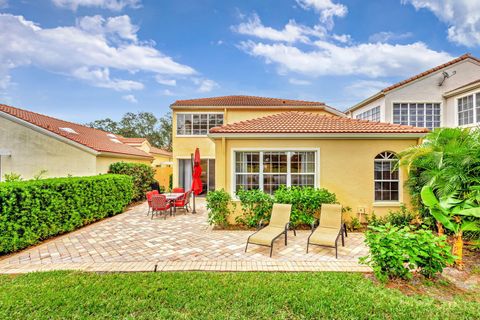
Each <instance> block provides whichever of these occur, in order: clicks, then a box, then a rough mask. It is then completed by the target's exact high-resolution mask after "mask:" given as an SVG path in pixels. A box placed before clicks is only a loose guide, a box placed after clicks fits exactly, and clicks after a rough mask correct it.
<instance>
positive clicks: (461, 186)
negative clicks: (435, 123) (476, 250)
mask: <svg viewBox="0 0 480 320" xmlns="http://www.w3.org/2000/svg"><path fill="white" fill-rule="evenodd" d="M399 157H400V162H399V164H400V165H405V166H406V167H407V170H408V172H409V179H408V181H407V185H408V186H409V189H410V193H411V194H412V197H413V199H414V202H416V204H417V205H418V206H419V207H421V206H422V205H425V206H426V207H427V208H428V210H429V212H430V214H431V215H432V216H433V217H434V218H435V219H436V221H437V228H438V232H439V234H442V233H443V227H444V226H445V227H446V228H447V229H448V230H450V231H452V232H453V233H454V237H455V242H454V246H453V250H454V254H456V255H457V257H459V259H458V260H457V263H458V264H461V261H462V260H461V256H462V254H461V251H462V247H463V239H462V234H463V231H466V230H473V229H475V228H476V226H477V223H478V218H479V217H478V216H477V215H476V214H477V213H476V211H475V210H470V211H466V212H465V211H464V210H467V209H472V208H475V207H478V206H479V204H480V197H479V196H478V195H480V191H479V190H476V189H475V188H476V187H477V188H478V185H479V184H480V131H479V130H469V129H460V128H445V129H437V130H435V131H433V132H431V133H429V134H428V135H427V136H426V137H425V140H424V142H423V143H422V144H421V145H418V146H414V147H411V148H409V149H407V150H405V151H403V152H401V153H400V155H399ZM439 199H440V200H439ZM474 211H475V212H474ZM460 212H461V213H460ZM472 213H473V214H472Z"/></svg>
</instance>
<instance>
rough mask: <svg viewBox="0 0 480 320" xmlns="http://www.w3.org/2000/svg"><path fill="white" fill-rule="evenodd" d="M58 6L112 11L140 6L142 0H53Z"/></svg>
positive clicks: (72, 8)
mask: <svg viewBox="0 0 480 320" xmlns="http://www.w3.org/2000/svg"><path fill="white" fill-rule="evenodd" d="M52 2H53V4H55V5H56V6H57V7H62V8H68V9H71V10H77V9H78V7H98V8H102V9H108V10H112V11H120V10H122V9H123V8H125V7H131V8H134V9H136V8H139V7H140V6H141V1H140V0H52Z"/></svg>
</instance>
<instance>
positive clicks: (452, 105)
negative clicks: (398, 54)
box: [345, 54, 480, 129]
mask: <svg viewBox="0 0 480 320" xmlns="http://www.w3.org/2000/svg"><path fill="white" fill-rule="evenodd" d="M345 113H346V114H347V116H349V117H351V118H356V119H365V120H371V121H382V122H389V123H395V124H405V125H412V126H417V127H426V128H428V129H434V128H438V127H474V126H478V125H479V124H480V59H478V58H476V57H473V56H471V55H470V54H465V55H462V56H460V57H458V58H456V59H454V60H452V61H449V62H447V63H445V64H442V65H440V66H437V67H435V68H432V69H430V70H427V71H424V72H422V73H420V74H418V75H416V76H413V77H411V78H409V79H406V80H404V81H401V82H399V83H396V84H394V85H391V86H389V87H387V88H385V89H383V90H381V91H380V92H378V93H376V94H374V95H373V96H371V97H369V98H367V99H365V100H363V101H362V102H360V103H358V104H356V105H354V106H353V107H351V108H350V109H348V110H346V111H345Z"/></svg>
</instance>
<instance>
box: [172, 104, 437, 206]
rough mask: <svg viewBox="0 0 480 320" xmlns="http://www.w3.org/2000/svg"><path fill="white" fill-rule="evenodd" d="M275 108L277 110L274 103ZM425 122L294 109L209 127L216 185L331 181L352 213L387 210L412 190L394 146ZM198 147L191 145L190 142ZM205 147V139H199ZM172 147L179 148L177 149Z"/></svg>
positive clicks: (321, 184) (410, 140) (414, 137)
mask: <svg viewBox="0 0 480 320" xmlns="http://www.w3.org/2000/svg"><path fill="white" fill-rule="evenodd" d="M277 112H278V111H277ZM427 132H428V130H427V129H425V128H416V127H412V126H403V125H394V124H389V123H381V122H372V121H365V120H357V119H350V118H345V117H339V116H328V115H326V114H325V112H324V113H323V114H322V113H316V114H315V113H309V112H296V111H289V112H284V113H279V114H276V115H269V116H263V117H260V118H257V119H253V120H247V121H240V122H235V123H232V122H229V123H228V124H226V125H224V126H222V127H216V128H212V129H210V133H209V134H208V137H209V138H210V139H212V141H213V143H214V147H213V148H211V149H209V151H210V150H213V149H214V150H215V187H216V189H222V188H223V189H225V190H227V191H228V192H230V193H231V194H232V195H234V194H235V191H236V190H238V189H239V188H244V189H261V190H263V191H265V192H267V193H270V194H272V193H273V192H274V191H275V190H276V189H277V188H278V187H279V186H280V185H287V186H311V187H316V188H327V189H328V190H329V191H331V192H334V193H335V194H336V195H337V198H338V201H339V202H340V203H341V204H342V205H343V206H344V207H350V208H352V212H353V213H359V214H362V213H371V212H372V211H373V212H375V213H377V214H380V215H382V214H385V213H387V212H388V211H389V210H392V209H398V207H399V206H400V205H401V204H402V203H406V204H409V203H410V198H409V194H408V192H407V190H406V189H405V188H404V181H405V179H406V173H405V172H404V170H403V169H400V171H399V170H398V169H395V159H396V156H395V154H396V153H398V152H400V151H402V150H404V149H406V148H408V147H411V146H414V145H417V144H418V143H419V142H420V139H422V137H424V136H425V134H426V133H427ZM192 147H193V146H192ZM200 147H201V146H200ZM174 150H175V149H174Z"/></svg>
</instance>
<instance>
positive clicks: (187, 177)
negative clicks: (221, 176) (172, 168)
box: [178, 159, 215, 194]
mask: <svg viewBox="0 0 480 320" xmlns="http://www.w3.org/2000/svg"><path fill="white" fill-rule="evenodd" d="M200 165H201V167H202V175H201V179H202V183H203V193H202V194H206V193H207V192H208V191H213V190H215V159H202V160H201V162H200ZM178 185H179V187H182V188H184V189H185V190H190V188H191V187H192V163H191V160H190V159H179V160H178Z"/></svg>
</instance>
